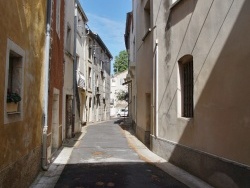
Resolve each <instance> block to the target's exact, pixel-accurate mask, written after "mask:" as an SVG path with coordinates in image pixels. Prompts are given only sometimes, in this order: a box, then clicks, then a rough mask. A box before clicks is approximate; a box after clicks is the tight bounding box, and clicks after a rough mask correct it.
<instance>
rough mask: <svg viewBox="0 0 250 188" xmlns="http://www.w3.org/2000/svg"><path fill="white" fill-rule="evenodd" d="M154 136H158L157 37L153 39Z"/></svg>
mask: <svg viewBox="0 0 250 188" xmlns="http://www.w3.org/2000/svg"><path fill="white" fill-rule="evenodd" d="M155 45H156V46H155V48H156V49H155V114H156V118H155V137H158V108H159V103H158V93H159V79H158V77H159V69H158V39H156V40H155Z"/></svg>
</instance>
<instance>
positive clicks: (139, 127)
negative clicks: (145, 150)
mask: <svg viewBox="0 0 250 188" xmlns="http://www.w3.org/2000/svg"><path fill="white" fill-rule="evenodd" d="M146 2H147V1H146V0H144V1H134V2H133V3H134V4H133V15H134V24H135V26H136V27H135V36H136V37H135V51H136V55H135V56H136V58H135V62H136V67H135V71H136V75H135V79H136V83H137V84H136V113H135V114H136V134H137V136H138V138H139V139H140V140H142V141H143V142H145V139H146V138H145V136H146V134H149V131H150V124H151V121H152V113H151V111H152V109H151V105H150V104H151V103H152V97H153V95H152V91H153V88H152V86H153V64H152V59H153V35H152V32H150V33H149V34H148V35H147V37H146V38H145V40H144V41H142V38H143V37H144V36H145V34H146V32H147V29H146V26H145V20H144V7H145V5H146ZM150 7H151V12H150V27H153V22H152V18H153V14H152V13H153V11H152V7H153V1H150ZM146 94H149V95H150V98H151V100H150V101H149V104H147V101H146ZM150 114H151V115H150ZM150 116H151V117H150ZM146 131H147V133H146Z"/></svg>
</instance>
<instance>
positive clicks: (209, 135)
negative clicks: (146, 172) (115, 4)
mask: <svg viewBox="0 0 250 188" xmlns="http://www.w3.org/2000/svg"><path fill="white" fill-rule="evenodd" d="M249 8H250V2H249V1H247V0H242V1H233V0H223V1H221V0H214V1H213V0H211V1H197V0H185V1H184V0H177V1H176V0H175V1H161V0H143V1H133V21H134V24H133V27H134V30H135V31H134V32H135V51H136V58H135V61H136V68H135V70H136V71H135V72H136V73H135V76H136V86H137V89H136V91H137V102H136V104H137V113H136V120H137V121H136V134H137V135H138V137H139V138H140V139H141V140H142V141H144V142H146V140H145V139H144V138H145V136H144V135H143V134H142V133H143V132H146V131H147V130H148V128H147V126H146V127H143V126H144V125H147V123H146V124H145V121H146V119H145V113H146V112H144V113H143V111H141V107H140V105H144V102H146V101H150V103H149V104H151V105H148V106H145V107H146V109H145V110H144V111H149V112H151V113H148V114H151V116H150V117H151V119H150V121H147V122H150V123H149V124H150V127H151V129H149V130H150V148H151V149H152V150H153V151H154V152H155V153H156V154H158V155H160V156H161V157H163V158H165V159H167V160H168V161H169V162H171V163H173V164H175V165H177V166H179V167H181V168H183V169H184V170H186V171H188V172H190V173H192V174H194V175H196V176H197V177H199V178H201V179H203V180H205V181H207V182H208V183H209V184H211V185H212V186H214V187H249V186H250V180H249V176H250V171H249V170H250V160H249V159H250V158H249V156H250V153H249V152H250V145H249V144H248V143H249V133H250V128H249V117H250V111H249V106H250V101H249V94H250V89H249V88H247V87H246V85H247V81H248V80H249V78H250V74H249V71H248V70H249V68H250V67H249V66H250V64H249V63H246V62H247V61H248V59H249V58H250V57H249V56H250V53H249V52H250V51H249V49H250V43H249V42H247V41H250V37H249V35H248V33H249V32H250V27H249V24H248V23H249V21H250V14H249ZM142 52H143V53H142ZM130 53H132V52H131V51H130ZM142 54H144V56H143V55H142ZM145 54H147V55H145ZM142 66H143V67H144V69H143V71H142V69H141V68H140V67H142ZM145 72H146V73H147V75H145ZM148 77H150V78H151V79H152V80H153V81H152V82H151V80H149V79H147V78H148ZM144 78H146V79H145V80H142V79H144ZM145 83H147V84H148V85H149V87H146V86H144V85H145ZM147 93H150V94H151V95H150V96H151V97H149V96H148V98H147V97H146V96H147ZM139 97H140V98H143V97H145V101H144V102H143V101H142V102H141V104H140V103H139V102H138V100H139ZM146 104H147V103H146ZM150 106H152V107H150ZM150 109H151V110H150ZM140 111H141V112H140ZM138 112H139V113H138ZM143 118H144V120H140V119H143ZM138 127H142V129H141V128H139V129H138ZM140 130H143V131H140Z"/></svg>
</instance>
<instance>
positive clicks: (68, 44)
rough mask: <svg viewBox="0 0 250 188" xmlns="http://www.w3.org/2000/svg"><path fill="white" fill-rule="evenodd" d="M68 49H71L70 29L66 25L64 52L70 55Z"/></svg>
mask: <svg viewBox="0 0 250 188" xmlns="http://www.w3.org/2000/svg"><path fill="white" fill-rule="evenodd" d="M70 48H71V28H70V26H69V25H68V26H67V36H66V50H67V51H68V52H69V53H70V52H71V51H70Z"/></svg>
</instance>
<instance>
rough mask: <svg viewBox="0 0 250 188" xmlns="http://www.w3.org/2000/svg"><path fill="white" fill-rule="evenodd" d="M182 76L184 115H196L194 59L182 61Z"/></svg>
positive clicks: (188, 116)
mask: <svg viewBox="0 0 250 188" xmlns="http://www.w3.org/2000/svg"><path fill="white" fill-rule="evenodd" d="M180 78H181V93H182V117H187V118H190V117H193V116H194V113H193V111H194V101H193V94H194V84H193V60H190V61H187V62H180Z"/></svg>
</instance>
